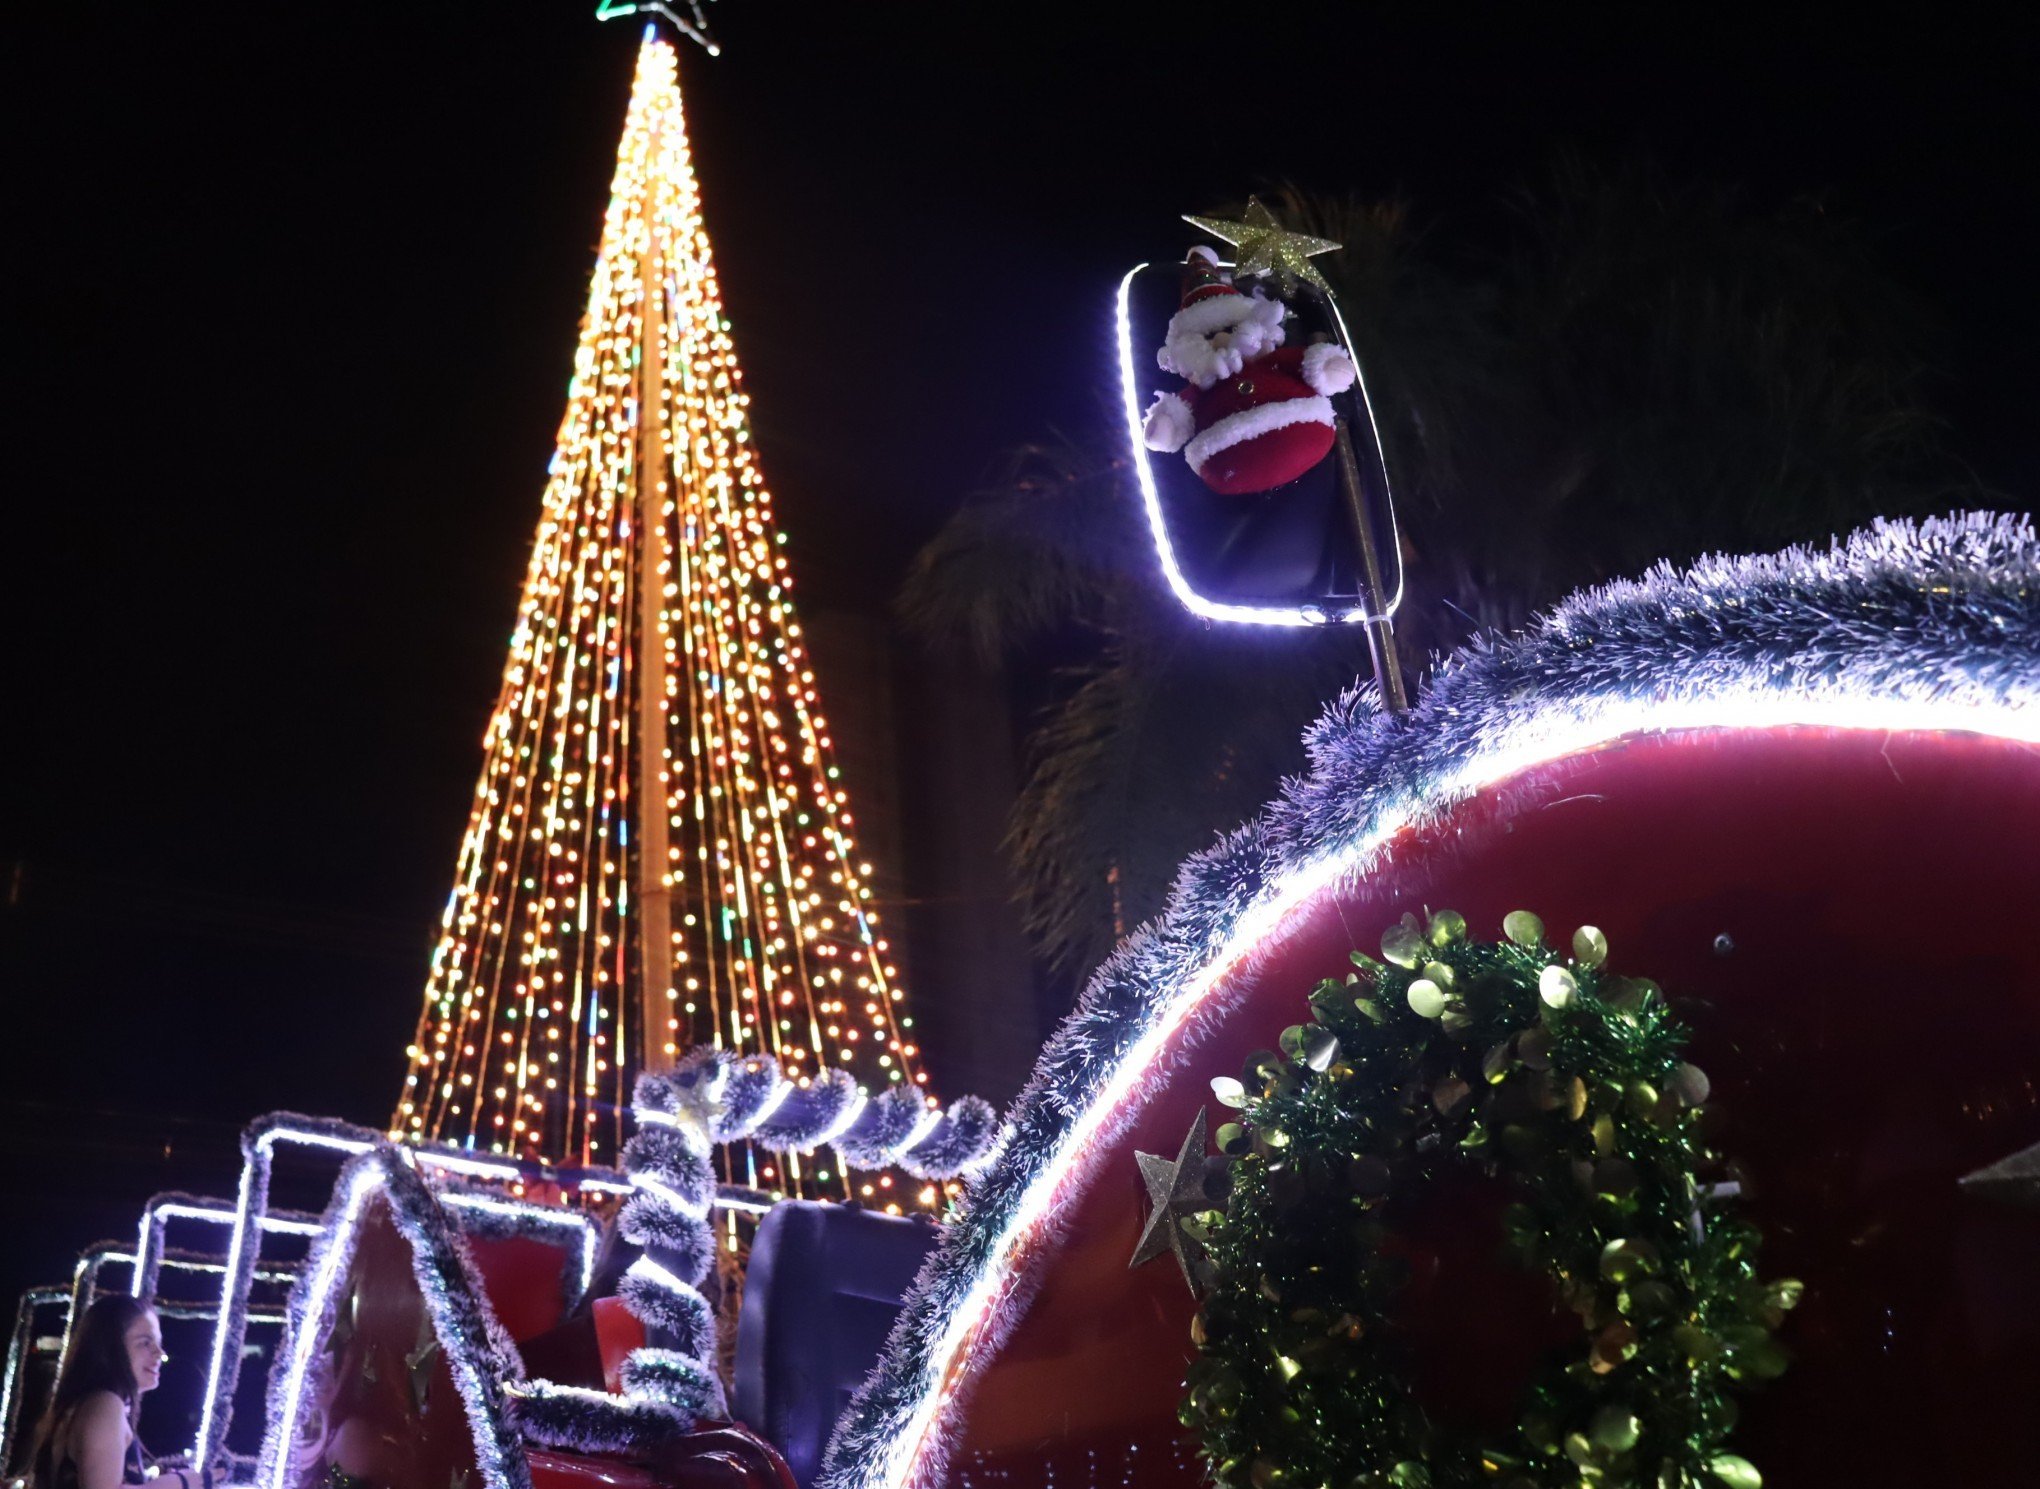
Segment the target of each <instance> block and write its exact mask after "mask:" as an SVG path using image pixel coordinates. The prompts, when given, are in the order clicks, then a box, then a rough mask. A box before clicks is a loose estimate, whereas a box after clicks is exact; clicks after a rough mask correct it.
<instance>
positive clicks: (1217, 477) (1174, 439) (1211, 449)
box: [1142, 249, 1354, 496]
mask: <svg viewBox="0 0 2040 1489" xmlns="http://www.w3.org/2000/svg"><path fill="white" fill-rule="evenodd" d="M1200 255H1201V256H1202V257H1201V258H1200ZM1189 268H1190V273H1191V280H1192V282H1191V287H1190V289H1189V290H1188V291H1187V292H1186V293H1185V294H1184V296H1183V304H1182V308H1181V309H1179V310H1178V311H1177V312H1176V313H1175V315H1173V316H1171V317H1170V318H1169V330H1168V339H1167V341H1165V342H1164V343H1163V345H1162V349H1161V351H1160V352H1159V353H1157V354H1156V360H1157V361H1159V362H1160V363H1161V365H1162V369H1163V370H1164V371H1166V372H1173V373H1175V374H1176V375H1177V376H1178V377H1180V378H1182V379H1183V380H1184V387H1183V388H1182V390H1181V391H1180V392H1175V393H1163V394H1162V395H1161V396H1160V397H1158V398H1156V399H1155V402H1154V406H1153V407H1152V408H1150V409H1149V410H1148V412H1147V422H1146V426H1145V428H1144V429H1143V431H1142V433H1143V435H1144V437H1145V439H1146V443H1147V447H1148V448H1149V449H1150V450H1162V451H1169V452H1173V451H1176V450H1181V451H1182V452H1183V457H1184V459H1186V460H1188V461H1189V462H1190V468H1191V469H1192V470H1194V471H1196V472H1197V474H1198V475H1199V476H1200V477H1202V478H1203V480H1204V484H1205V485H1207V486H1209V487H1210V488H1211V489H1212V490H1213V491H1216V492H1218V493H1219V494H1220V495H1222V496H1247V495H1251V494H1252V493H1254V492H1258V491H1272V490H1274V489H1275V488H1276V487H1277V486H1283V485H1286V484H1288V483H1289V482H1291V481H1293V480H1295V479H1296V478H1297V477H1298V476H1300V475H1302V474H1303V473H1304V472H1305V471H1307V470H1309V469H1310V468H1311V467H1312V466H1314V465H1316V464H1317V463H1318V462H1319V461H1320V460H1322V459H1324V458H1325V455H1326V454H1327V453H1328V452H1329V451H1330V450H1331V448H1332V437H1333V426H1332V420H1333V418H1334V414H1333V411H1332V403H1331V397H1330V395H1331V394H1333V393H1343V392H1344V391H1345V390H1346V389H1348V388H1350V387H1352V386H1353V376H1354V374H1353V359H1352V358H1351V357H1349V356H1347V355H1346V351H1345V348H1343V347H1341V346H1338V345H1336V344H1334V343H1326V344H1324V345H1322V346H1308V347H1301V346H1299V347H1287V346H1284V345H1283V344H1282V341H1283V330H1282V315H1283V308H1282V304H1281V302H1280V301H1277V300H1268V299H1263V298H1262V297H1261V296H1259V295H1245V294H1241V293H1240V291H1239V290H1238V289H1237V288H1235V287H1234V286H1233V285H1231V284H1228V283H1226V282H1225V281H1224V280H1223V279H1222V278H1220V277H1219V276H1218V274H1217V263H1216V256H1215V255H1212V254H1210V253H1209V251H1208V250H1204V249H1198V250H1193V252H1192V256H1191V263H1190V265H1189Z"/></svg>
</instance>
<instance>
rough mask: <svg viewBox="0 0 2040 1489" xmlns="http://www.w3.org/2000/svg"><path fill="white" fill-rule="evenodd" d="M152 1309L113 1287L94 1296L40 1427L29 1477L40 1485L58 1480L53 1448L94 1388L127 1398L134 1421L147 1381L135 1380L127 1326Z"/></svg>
mask: <svg viewBox="0 0 2040 1489" xmlns="http://www.w3.org/2000/svg"><path fill="white" fill-rule="evenodd" d="M150 1311H151V1310H150V1308H149V1305H148V1304H147V1303H144V1302H142V1301H141V1299H139V1298H131V1297H129V1296H128V1295H127V1294H126V1293H107V1294H105V1295H104V1296H102V1297H99V1298H96V1299H94V1300H93V1303H92V1306H91V1307H89V1308H87V1309H86V1310H85V1315H84V1317H82V1318H80V1319H79V1320H78V1326H77V1327H76V1328H75V1329H73V1330H72V1331H71V1347H70V1349H69V1350H67V1351H65V1354H64V1360H63V1364H62V1365H61V1366H59V1367H58V1370H57V1387H56V1389H55V1390H54V1391H52V1392H50V1404H49V1406H48V1408H47V1409H45V1410H44V1412H43V1418H42V1425H41V1426H40V1427H38V1428H37V1429H36V1435H35V1457H34V1458H33V1459H32V1460H31V1465H30V1475H29V1477H30V1482H31V1483H33V1484H35V1485H36V1486H37V1489H49V1486H50V1485H51V1484H52V1483H54V1482H55V1469H56V1464H55V1462H54V1461H53V1453H52V1448H53V1446H54V1439H55V1437H56V1435H57V1428H58V1427H59V1426H60V1425H61V1424H62V1423H63V1422H64V1420H65V1419H66V1418H67V1417H69V1416H70V1414H71V1412H72V1410H73V1409H74V1408H75V1407H76V1406H77V1405H78V1403H79V1402H80V1401H83V1400H84V1399H85V1398H86V1397H87V1396H90V1395H91V1394H92V1393H93V1392H94V1391H111V1392H113V1394H114V1395H116V1396H118V1397H119V1398H120V1399H121V1400H122V1401H123V1402H125V1403H126V1405H127V1410H128V1417H129V1420H130V1423H131V1424H132V1421H133V1417H134V1410H135V1402H136V1401H137V1400H139V1399H140V1397H141V1386H140V1384H139V1383H138V1382H137V1381H136V1380H135V1369H134V1366H133V1365H131V1364H129V1363H128V1347H127V1331H128V1325H130V1324H132V1323H133V1322H134V1321H135V1320H136V1319H138V1318H140V1317H141V1316H142V1315H143V1314H145V1313H148V1312H150Z"/></svg>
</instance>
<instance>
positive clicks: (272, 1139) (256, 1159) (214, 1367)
mask: <svg viewBox="0 0 2040 1489" xmlns="http://www.w3.org/2000/svg"><path fill="white" fill-rule="evenodd" d="M279 1143H295V1144H298V1145H300V1146H302V1147H309V1148H320V1149H325V1150H327V1151H332V1152H340V1153H346V1154H349V1155H350V1156H352V1155H358V1154H362V1153H366V1152H367V1151H369V1149H370V1148H372V1147H374V1146H375V1144H374V1142H373V1140H372V1139H368V1138H360V1137H355V1136H353V1135H351V1134H350V1133H348V1132H345V1131H340V1130H336V1129H334V1128H326V1127H319V1126H314V1125H310V1124H308V1123H307V1122H305V1120H304V1119H302V1118H299V1119H296V1120H287V1121H281V1122H278V1123H277V1125H275V1126H271V1127H267V1128H265V1129H263V1130H262V1131H261V1132H260V1133H258V1134H257V1135H256V1137H255V1139H254V1141H253V1142H252V1143H249V1144H247V1145H246V1146H247V1156H246V1157H245V1158H244V1159H243V1160H242V1163H241V1183H240V1189H239V1192H238V1193H237V1195H236V1196H235V1200H234V1228H233V1230H232V1232H231V1234H230V1238H229V1240H228V1242H227V1271H226V1276H225V1277H224V1279H222V1281H221V1283H220V1312H219V1319H218V1321H217V1322H216V1323H215V1324H214V1325H213V1337H212V1349H211V1351H210V1353H209V1355H208V1357H207V1360H206V1374H205V1398H204V1400H203V1401H202V1402H201V1403H200V1405H199V1413H198V1436H197V1438H196V1439H195V1440H194V1441H193V1443H192V1452H191V1461H192V1462H194V1463H209V1462H211V1461H212V1458H213V1449H214V1448H215V1447H223V1446H224V1444H223V1443H215V1441H214V1435H215V1431H216V1430H219V1431H220V1435H222V1436H224V1430H223V1427H218V1426H217V1425H216V1424H221V1422H222V1413H221V1400H220V1389H221V1381H222V1377H223V1376H224V1375H225V1372H226V1358H227V1339H228V1336H229V1335H231V1334H233V1333H234V1332H235V1326H234V1325H235V1319H236V1316H237V1315H238V1314H239V1312H240V1310H241V1305H242V1303H243V1301H244V1300H245V1298H246V1295H247V1294H246V1289H245V1288H244V1287H243V1285H242V1270H243V1267H244V1264H245V1262H246V1259H247V1249H248V1230H249V1226H250V1224H251V1222H252V1223H253V1224H254V1225H255V1226H256V1234H257V1236H258V1237H259V1236H260V1234H261V1221H262V1215H261V1214H259V1213H257V1212H258V1211H262V1212H266V1211H267V1209H268V1205H269V1169H270V1162H271V1158H272V1156H273V1155H274V1152H275V1149H276V1146H277V1144H279ZM258 1193H259V1200H258ZM259 1251H260V1242H259V1240H258V1242H257V1252H258V1254H259ZM234 1365H235V1375H236V1377H237V1378H238V1376H239V1373H240V1361H239V1360H238V1359H236V1360H235V1362H234ZM228 1405H229V1407H231V1403H228Z"/></svg>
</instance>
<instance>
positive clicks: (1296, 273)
mask: <svg viewBox="0 0 2040 1489" xmlns="http://www.w3.org/2000/svg"><path fill="white" fill-rule="evenodd" d="M1183 220H1184V221H1185V222H1187V223H1189V224H1190V225H1191V226H1192V227H1200V228H1203V229H1204V231H1205V232H1207V233H1209V234H1211V235H1212V237H1214V238H1219V239H1222V240H1223V241H1225V242H1227V243H1230V244H1232V245H1233V247H1234V249H1235V250H1236V252H1235V254H1234V263H1233V272H1234V273H1235V274H1240V275H1255V274H1272V275H1274V276H1275V288H1276V290H1277V292H1279V293H1281V294H1283V295H1293V294H1295V293H1296V281H1297V280H1299V279H1302V280H1307V281H1309V282H1310V283H1311V284H1314V285H1316V286H1317V287H1318V288H1319V289H1321V290H1323V291H1325V292H1326V293H1327V294H1329V293H1331V286H1330V285H1328V284H1326V283H1325V277H1324V275H1322V274H1320V273H1318V271H1317V265H1315V264H1313V263H1312V262H1311V260H1312V259H1313V258H1315V257H1316V256H1317V255H1319V254H1321V253H1330V252H1331V251H1332V250H1333V249H1335V248H1342V247H1344V246H1345V245H1344V244H1341V243H1334V242H1333V241H1332V240H1331V239H1330V238H1313V237H1311V236H1310V235H1309V234H1308V233H1292V232H1289V231H1287V230H1285V229H1284V228H1283V226H1282V224H1281V223H1279V222H1277V221H1276V220H1275V214H1274V213H1273V212H1270V211H1269V210H1268V209H1267V208H1266V207H1264V206H1262V205H1261V204H1260V202H1259V201H1258V200H1256V199H1255V198H1253V197H1248V198H1247V220H1246V221H1245V222H1228V221H1226V220H1225V219H1224V218H1222V217H1192V216H1189V215H1188V214H1185V216H1184V218H1183Z"/></svg>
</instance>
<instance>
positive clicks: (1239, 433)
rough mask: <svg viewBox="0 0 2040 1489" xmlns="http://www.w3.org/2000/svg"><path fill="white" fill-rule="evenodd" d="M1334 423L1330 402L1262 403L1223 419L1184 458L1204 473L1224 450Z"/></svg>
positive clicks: (1288, 400) (1290, 400)
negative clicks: (1295, 427) (1298, 426)
mask: <svg viewBox="0 0 2040 1489" xmlns="http://www.w3.org/2000/svg"><path fill="white" fill-rule="evenodd" d="M1332 419H1333V414H1332V401H1331V399H1329V398H1285V399H1283V400H1282V402H1280V403H1259V404H1256V405H1254V407H1252V408H1243V409H1241V410H1240V411H1239V412H1238V413H1236V414H1227V415H1226V416H1225V417H1224V418H1223V419H1220V420H1219V421H1218V422H1217V423H1216V424H1214V425H1212V426H1211V427H1210V428H1209V429H1207V430H1205V431H1204V432H1203V433H1202V434H1200V435H1198V436H1197V438H1195V439H1193V440H1192V441H1190V443H1189V444H1188V445H1187V446H1185V448H1184V450H1183V458H1184V459H1185V460H1187V461H1189V462H1190V469H1192V470H1194V471H1197V472H1199V473H1202V472H1203V470H1204V463H1205V462H1206V461H1207V460H1209V459H1211V457H1212V456H1214V455H1216V454H1218V452H1219V451H1221V450H1230V449H1231V448H1232V447H1233V446H1234V445H1239V444H1245V443H1246V442H1247V441H1248V440H1250V439H1257V438H1259V437H1260V436H1261V435H1264V434H1270V433H1272V432H1274V431H1275V430H1277V429H1287V428H1288V427H1289V426H1290V425H1291V424H1330V423H1331V422H1332Z"/></svg>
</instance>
